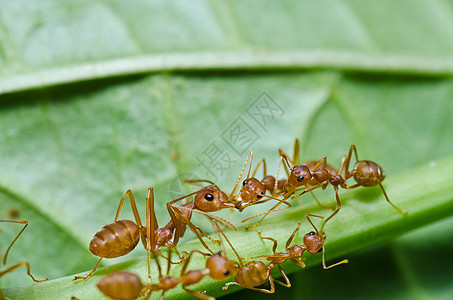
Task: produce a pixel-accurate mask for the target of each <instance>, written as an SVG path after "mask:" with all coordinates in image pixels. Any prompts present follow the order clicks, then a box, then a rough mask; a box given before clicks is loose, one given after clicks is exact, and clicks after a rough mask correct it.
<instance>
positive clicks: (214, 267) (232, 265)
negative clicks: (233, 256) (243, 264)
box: [206, 253, 239, 280]
mask: <svg viewBox="0 0 453 300" xmlns="http://www.w3.org/2000/svg"><path fill="white" fill-rule="evenodd" d="M206 268H208V269H209V276H210V277H211V278H212V279H215V280H224V279H226V278H228V277H230V276H231V275H233V274H235V273H236V272H237V271H238V269H239V268H238V265H237V262H235V261H232V260H229V259H228V258H226V257H225V256H222V255H221V254H219V253H216V254H214V255H212V256H211V257H209V258H208V259H207V260H206Z"/></svg>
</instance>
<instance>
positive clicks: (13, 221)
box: [0, 220, 48, 282]
mask: <svg viewBox="0 0 453 300" xmlns="http://www.w3.org/2000/svg"><path fill="white" fill-rule="evenodd" d="M0 222H5V223H17V224H23V225H24V227H23V228H22V230H21V231H20V232H19V233H18V234H17V235H16V237H15V238H14V240H13V241H12V242H11V244H9V246H8V249H7V250H6V252H5V256H4V257H3V265H6V260H7V258H8V253H9V250H11V247H12V246H13V244H14V243H15V242H16V240H17V239H18V238H19V236H20V235H21V234H22V232H24V230H25V228H27V226H28V221H16V220H0ZM0 232H1V230H0ZM22 266H26V267H27V274H28V276H30V278H31V279H32V280H33V281H34V282H42V281H47V280H48V279H47V278H46V277H43V278H41V279H39V280H37V279H35V278H34V277H33V275H31V273H30V264H29V263H28V262H27V261H26V260H23V261H21V262H19V263H17V264H15V265H13V266H11V267H9V268H7V269H6V270H3V271H1V272H0V277H2V276H3V275H5V274H7V273H9V272H12V271H14V270H15V269H17V268H20V267H22Z"/></svg>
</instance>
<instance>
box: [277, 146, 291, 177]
mask: <svg viewBox="0 0 453 300" xmlns="http://www.w3.org/2000/svg"><path fill="white" fill-rule="evenodd" d="M278 153H279V154H280V157H282V161H283V167H285V171H286V175H287V176H288V177H289V174H290V173H291V172H290V171H289V170H290V169H292V168H293V167H294V164H293V162H292V161H291V159H290V158H289V157H288V154H286V152H285V151H284V150H282V149H278Z"/></svg>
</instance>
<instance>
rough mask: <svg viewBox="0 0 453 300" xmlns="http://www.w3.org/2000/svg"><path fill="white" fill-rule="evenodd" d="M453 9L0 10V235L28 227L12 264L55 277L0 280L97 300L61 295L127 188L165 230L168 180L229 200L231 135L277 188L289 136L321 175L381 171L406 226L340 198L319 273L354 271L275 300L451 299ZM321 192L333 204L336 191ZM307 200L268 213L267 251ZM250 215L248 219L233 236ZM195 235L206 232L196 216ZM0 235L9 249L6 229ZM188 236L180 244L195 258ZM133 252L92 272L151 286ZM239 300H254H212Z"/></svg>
mask: <svg viewBox="0 0 453 300" xmlns="http://www.w3.org/2000/svg"><path fill="white" fill-rule="evenodd" d="M452 4H453V3H452V2H451V1H447V0H439V1H422V0H418V1H408V0H407V1H402V0H401V1H392V0H386V1H379V3H378V2H376V3H374V2H369V1H368V2H363V1H360V0H356V1H352V0H351V1H346V0H343V1H301V2H299V3H293V2H291V1H279V2H278V3H277V2H274V1H262V2H255V1H241V2H237V3H236V2H234V3H230V2H219V1H201V0H199V1H191V3H182V2H180V1H173V2H172V1H165V2H164V3H160V2H157V1H138V0H137V1H127V2H124V1H113V2H109V3H104V2H98V3H93V2H91V1H79V2H78V3H77V4H75V3H72V2H70V1H50V0H47V1H39V2H36V1H0V7H1V8H2V9H0V153H1V155H0V163H1V168H0V219H11V218H13V217H17V218H18V219H26V220H28V221H29V222H30V225H29V226H28V228H27V229H26V231H25V232H24V234H23V235H22V236H21V237H20V239H19V240H18V241H17V243H16V244H15V245H14V247H13V248H12V251H11V254H10V257H9V258H8V264H7V265H12V264H14V263H16V262H19V261H21V260H23V259H27V260H28V261H29V262H30V264H31V272H32V273H33V274H34V275H35V276H36V277H43V276H46V277H49V278H50V279H51V280H52V281H51V282H48V283H40V284H33V285H31V286H28V287H25V288H22V287H23V286H27V285H30V284H31V280H30V278H29V277H28V276H27V275H26V274H25V270H17V271H14V272H12V273H9V274H6V275H5V276H3V277H1V278H0V284H1V287H2V288H6V289H5V290H4V294H5V296H9V297H12V298H13V299H16V298H17V299H20V298H21V297H22V298H24V299H31V298H33V299H35V298H36V299H40V298H39V297H42V298H41V299H44V298H45V297H47V298H46V299H49V298H55V299H69V297H70V296H72V295H74V296H77V295H81V296H80V297H81V299H96V297H100V295H99V293H98V292H97V291H96V293H97V294H96V295H99V296H93V295H95V294H94V293H95V290H94V284H95V282H96V281H97V279H98V278H99V277H96V278H92V280H91V281H87V282H86V283H73V282H72V281H71V280H70V278H71V277H72V276H71V275H72V274H75V273H80V272H84V271H88V270H90V269H91V268H92V267H93V266H94V264H95V263H96V261H97V259H96V258H95V257H94V256H93V255H92V254H91V253H90V252H89V251H88V243H89V241H90V239H91V237H92V236H93V234H94V233H95V232H96V231H97V230H98V229H99V228H100V227H102V226H103V225H105V224H106V223H108V222H111V221H112V220H113V218H114V216H115V211H116V208H117V205H118V202H119V199H120V197H121V195H122V193H123V192H124V190H126V189H128V188H130V189H132V190H133V192H134V195H135V197H136V200H137V202H138V203H137V204H138V206H139V209H140V213H141V215H142V217H143V216H144V215H145V212H144V206H145V203H144V202H145V201H144V197H145V195H146V190H147V188H148V187H150V186H152V187H154V188H155V193H156V199H157V200H156V201H157V202H156V213H157V215H158V220H159V223H160V224H161V225H163V224H165V223H166V222H167V221H168V216H167V214H166V210H165V206H164V204H165V203H166V202H168V201H170V200H171V199H174V198H176V197H177V195H179V194H181V193H183V192H184V191H188V190H184V191H183V190H181V188H180V187H179V186H178V184H177V183H178V179H181V178H184V177H188V176H191V175H192V174H195V175H196V176H197V177H201V178H207V179H211V180H215V181H216V183H218V185H219V186H220V187H221V188H222V189H223V190H224V191H226V192H229V191H230V190H231V189H232V187H233V185H234V182H235V180H236V178H237V176H238V174H239V172H240V169H241V168H242V164H243V162H244V160H245V157H246V151H245V152H241V151H243V150H244V149H243V148H244V147H242V146H240V145H239V144H237V143H232V140H231V137H232V136H231V134H232V129H234V126H235V125H237V124H239V123H238V122H245V123H246V124H247V125H249V126H250V127H251V128H252V129H253V132H252V131H250V132H251V133H250V134H251V135H250V136H251V137H253V138H254V139H253V140H252V141H253V142H252V143H251V144H250V145H248V144H246V146H250V148H252V149H253V150H254V152H255V157H256V158H258V159H259V158H261V157H265V158H266V159H267V161H268V169H269V171H270V172H271V173H275V171H276V169H277V162H278V157H277V149H278V148H283V149H285V150H288V151H290V150H291V149H292V145H293V142H294V138H296V137H297V138H300V139H301V143H302V149H301V157H302V159H303V160H305V159H307V160H308V159H316V158H318V159H319V158H320V157H322V156H324V155H325V156H327V157H328V161H330V162H331V163H332V164H333V165H334V166H337V165H339V162H340V159H341V157H342V155H344V154H346V152H347V150H348V147H349V145H350V144H356V145H357V147H358V152H359V156H360V158H362V159H370V160H373V161H376V162H378V163H379V164H380V165H381V166H382V167H383V168H384V169H385V171H386V173H387V175H388V178H387V179H386V180H385V181H384V186H385V188H386V190H387V192H388V194H389V197H390V198H391V199H392V201H394V202H395V203H396V204H397V205H399V206H401V207H402V208H404V209H407V210H408V211H409V215H408V216H407V217H401V216H400V214H398V213H397V212H396V211H394V210H393V209H392V208H391V206H389V205H388V204H386V203H385V201H384V200H383V199H382V197H381V194H380V191H379V189H369V188H361V189H357V190H355V191H352V192H348V193H344V194H341V197H342V200H344V203H345V205H344V208H343V209H342V211H341V212H340V214H339V215H338V218H334V219H333V220H332V222H331V223H329V225H328V227H326V233H327V236H328V244H327V246H328V250H327V256H328V257H329V258H338V259H339V258H342V257H347V258H349V259H350V263H349V264H348V265H347V266H340V267H338V268H335V269H332V270H329V271H324V270H320V268H319V266H318V267H316V268H311V269H307V270H302V271H301V272H298V273H296V274H295V275H294V276H293V277H291V278H292V282H293V287H292V288H291V289H283V288H279V289H278V290H277V294H276V296H277V297H278V296H282V295H287V296H288V297H291V298H300V297H302V296H304V295H306V296H307V297H309V298H315V297H316V298H329V297H332V295H340V296H343V297H344V298H363V297H367V298H370V297H371V298H376V299H377V298H382V297H384V296H385V297H391V298H405V299H413V298H419V299H425V298H442V297H445V298H448V296H451V295H452V293H453V292H452V290H451V286H452V281H451V279H450V277H451V276H448V274H449V273H448V271H447V270H449V268H450V269H451V261H452V260H451V259H450V256H451V255H447V254H448V253H450V252H451V249H452V244H451V240H452V239H451V238H448V237H451V236H452V232H451V230H449V229H448V228H451V218H450V219H447V220H446V221H440V220H441V219H442V218H445V217H448V216H451V215H452V212H453V210H452V207H451V200H452V198H451V194H452V193H451V187H450V186H451V184H450V182H451V178H450V177H451V175H450V174H452V172H451V168H452V161H451V155H452V154H453V151H452V150H453V139H452V138H451V136H452V133H453V131H452V128H453V119H452V118H451V115H452V114H453V105H452V103H451V99H452V97H453V81H452V80H451V77H450V76H451V74H452V73H453V38H452V36H453V13H452V12H453V5H452ZM263 92H266V94H263ZM266 95H267V96H266ZM260 96H264V97H270V98H271V99H272V100H273V101H274V102H275V103H276V104H277V105H278V106H274V108H275V109H276V110H275V111H272V112H274V113H275V114H273V115H271V114H270V113H271V111H268V110H266V109H265V108H264V107H261V112H262V113H264V114H267V116H268V117H267V118H266V117H264V118H263V117H262V116H259V115H256V114H253V113H257V112H258V110H257V107H259V105H262V104H263V102H262V101H263V98H260ZM260 101H261V102H260ZM274 102H271V103H274ZM241 124H243V123H241ZM250 136H249V137H250ZM228 137H229V138H228ZM225 140H229V142H230V144H228V143H227V142H226V141H225ZM214 146H217V147H219V149H220V151H221V154H222V157H223V158H224V160H223V161H222V162H221V163H222V164H221V165H220V164H216V165H214V164H213V165H211V166H210V168H208V169H207V170H206V169H205V168H204V167H203V166H202V165H200V162H199V160H200V159H201V160H203V159H204V160H206V159H207V156H206V155H207V153H209V150H212V149H213V147H214ZM238 152H239V153H238ZM226 158H228V159H226ZM255 161H257V160H255ZM220 167H223V168H225V169H224V170H223V169H221V168H220ZM318 195H319V197H320V198H321V199H324V201H332V190H331V188H330V187H329V188H328V189H327V190H326V191H321V192H319V193H318ZM358 200H360V202H359V201H358ZM302 201H303V206H299V207H294V208H291V209H290V210H287V211H283V212H281V213H276V214H275V216H274V217H273V220H269V221H268V222H267V223H266V224H264V225H263V227H262V230H263V233H268V234H269V235H271V236H276V237H278V238H279V242H280V244H281V243H282V242H284V241H285V240H286V239H287V236H288V235H289V234H290V232H291V231H292V229H293V228H294V227H295V225H296V224H297V221H298V220H303V225H302V226H303V228H302V229H303V231H302V232H301V234H302V233H303V232H305V231H306V230H309V227H308V224H307V222H305V221H304V212H306V211H307V210H308V209H315V207H314V206H313V205H312V203H313V202H312V200H311V199H310V197H305V196H304V199H303V200H302ZM296 202H297V201H296ZM306 203H308V204H306ZM307 205H309V206H308V207H307ZM264 210H265V207H264V206H262V207H251V208H250V209H247V210H246V211H244V212H243V213H242V214H238V213H235V214H234V215H233V216H232V221H233V222H234V223H235V224H237V225H239V224H240V220H242V219H243V218H245V217H247V216H251V215H254V214H257V213H260V212H263V211H264ZM322 213H323V214H327V212H322ZM17 215H18V216H17ZM219 215H221V216H223V217H226V218H229V217H230V214H229V212H225V213H221V214H219ZM122 216H123V217H124V218H132V213H131V212H130V210H129V209H128V208H126V209H125V210H124V211H123V212H122ZM435 221H440V222H437V223H436V224H433V225H431V226H433V227H429V228H431V229H429V228H427V229H425V228H421V229H416V228H418V227H421V226H423V225H427V224H429V223H431V222H435ZM194 222H196V224H198V225H200V226H201V227H202V228H205V229H206V230H208V231H209V224H208V222H207V221H206V220H205V219H204V218H202V217H197V218H195V220H194ZM275 224H278V226H276V225H275ZM0 226H1V230H2V231H1V233H0V250H1V251H5V249H6V248H7V247H8V245H9V243H10V242H11V241H12V239H13V238H14V236H15V235H16V234H17V233H18V232H19V230H20V228H19V227H18V225H15V224H6V223H0ZM408 232H410V233H409V234H408V235H406V236H403V237H401V238H399V239H397V240H393V239H394V238H396V237H397V236H399V235H401V234H403V233H408ZM301 234H299V237H301ZM426 235H429V239H428V242H427V244H428V245H426V244H425V243H424V241H425V240H424V239H425V236H426ZM228 236H229V237H231V239H232V241H234V243H235V245H236V247H237V248H238V250H239V251H240V253H241V255H243V256H253V255H254V253H258V252H259V251H264V252H268V251H269V250H270V245H268V244H266V246H264V245H263V244H262V243H261V241H260V240H259V239H258V238H257V235H256V233H255V232H250V233H248V232H244V231H239V232H238V233H230V232H228ZM190 239H192V236H191V235H189V234H188V235H187V237H186V240H185V241H183V243H182V245H183V247H189V248H190V247H196V243H194V242H191V241H189V240H190ZM249 239H254V241H253V243H250V244H249V243H248V241H249ZM380 243H386V244H381V245H380V246H377V248H372V249H368V250H363V251H362V252H356V251H359V250H361V249H365V248H368V247H371V246H373V245H378V244H380ZM422 243H423V245H421V244H422ZM430 245H432V246H433V248H430ZM138 248H139V247H138ZM373 249H374V250H373ZM449 250H450V252H448V251H449ZM264 252H263V253H264ZM433 252H434V253H436V254H438V255H436V256H437V257H431V256H430V255H429V254H431V253H433ZM354 253H355V254H354ZM144 254H145V251H144V250H143V249H136V250H134V251H133V252H132V253H131V254H128V255H127V256H125V257H124V258H122V259H116V260H111V261H110V260H107V259H106V260H104V261H103V266H107V265H109V264H115V266H112V267H107V269H104V271H100V272H99V276H100V275H102V274H106V273H107V272H108V271H109V270H112V269H123V268H127V269H132V270H138V271H140V275H141V276H146V273H145V272H143V270H144V269H143V268H144V266H145V264H146V261H145V260H144V259H143V257H144V256H143V255H144ZM121 261H125V262H122V263H120V264H119V265H117V264H116V263H118V262H121ZM439 261H442V262H443V263H439ZM308 262H309V265H317V264H318V263H319V259H318V260H316V257H314V258H311V257H310V258H309V260H308ZM315 262H316V263H315ZM200 263H202V262H201V261H198V262H195V261H194V268H196V267H200V266H201V265H200ZM3 268H4V267H2V270H3ZM284 268H285V270H288V273H290V272H294V271H296V270H298V269H297V267H295V266H293V265H291V264H289V265H285V266H284ZM175 272H177V269H175ZM359 274H360V275H359ZM389 274H391V276H389ZM65 276H68V277H65ZM347 278H351V281H352V279H353V281H354V284H352V283H351V282H347ZM220 285H221V284H218V283H211V282H210V281H209V280H208V279H205V280H204V281H203V283H202V285H200V286H196V289H197V290H205V289H206V290H208V294H212V295H216V296H220V295H221V294H223V293H222V292H221V291H220V289H219V286H220ZM211 286H212V287H211ZM325 286H331V287H332V289H330V290H326V289H325ZM345 286H346V287H348V288H344V287H345ZM376 286H379V287H381V289H378V288H376ZM357 287H360V289H359V290H360V293H354V289H357ZM175 293H176V294H175V295H177V293H180V291H176V292H175ZM83 295H88V296H85V297H83ZM168 295H169V298H170V297H171V293H168ZM250 295H253V296H254V297H262V296H263V295H261V294H258V293H255V292H253V293H252V294H246V293H245V294H242V292H241V293H239V294H236V293H235V294H233V296H226V297H227V298H228V297H249V296H250Z"/></svg>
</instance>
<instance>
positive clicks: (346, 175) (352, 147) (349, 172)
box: [339, 145, 359, 180]
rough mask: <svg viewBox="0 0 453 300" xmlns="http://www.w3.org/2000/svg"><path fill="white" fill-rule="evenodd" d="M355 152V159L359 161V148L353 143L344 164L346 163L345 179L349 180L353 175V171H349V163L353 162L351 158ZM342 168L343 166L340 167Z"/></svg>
mask: <svg viewBox="0 0 453 300" xmlns="http://www.w3.org/2000/svg"><path fill="white" fill-rule="evenodd" d="M353 152H354V154H355V160H356V162H358V161H359V156H358V155H357V148H356V147H355V145H351V146H350V147H349V153H348V156H347V158H346V159H345V160H344V165H345V173H344V179H345V180H347V179H349V178H351V177H352V171H349V163H350V162H351V158H352V153H353ZM343 159H344V156H343ZM343 159H342V162H341V163H342V165H343ZM340 169H341V168H340ZM339 174H340V175H341V170H340V173H339Z"/></svg>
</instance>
